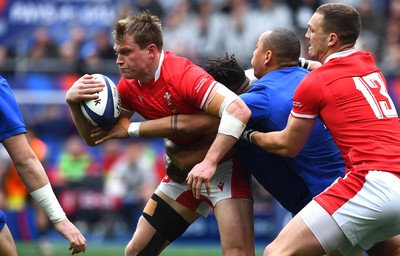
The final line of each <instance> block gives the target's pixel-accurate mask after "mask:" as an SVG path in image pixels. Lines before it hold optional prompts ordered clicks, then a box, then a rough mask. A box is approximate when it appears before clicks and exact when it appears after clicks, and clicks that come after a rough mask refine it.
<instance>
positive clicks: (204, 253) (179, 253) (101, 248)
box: [16, 243, 262, 256]
mask: <svg viewBox="0 0 400 256" xmlns="http://www.w3.org/2000/svg"><path fill="white" fill-rule="evenodd" d="M16 244H17V249H18V255H19V256H39V255H40V256H67V255H70V253H69V251H68V248H67V245H66V244H65V245H64V244H59V243H57V244H53V245H52V249H53V252H52V253H51V254H44V253H43V252H41V251H40V250H39V246H38V244H36V243H16ZM124 248H125V245H123V244H102V245H99V244H96V245H90V244H88V249H87V251H86V253H84V254H77V255H82V256H119V255H121V256H123V255H124ZM161 255H162V256H221V255H222V253H221V249H220V248H219V247H217V246H209V245H206V246H204V245H192V246H186V245H173V246H170V247H169V248H167V249H166V250H164V252H163V253H162V254H161ZM257 255H262V252H261V250H258V251H257Z"/></svg>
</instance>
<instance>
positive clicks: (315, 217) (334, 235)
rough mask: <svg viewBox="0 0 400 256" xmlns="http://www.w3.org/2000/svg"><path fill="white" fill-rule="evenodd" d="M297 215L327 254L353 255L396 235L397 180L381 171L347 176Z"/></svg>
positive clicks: (399, 230)
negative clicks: (335, 251)
mask: <svg viewBox="0 0 400 256" xmlns="http://www.w3.org/2000/svg"><path fill="white" fill-rule="evenodd" d="M299 216H300V217H301V218H302V220H303V221H304V222H305V223H306V225H307V226H308V227H309V228H310V230H311V231H312V232H313V234H314V235H315V236H316V238H317V239H318V241H319V242H320V244H321V245H322V247H323V248H324V249H325V251H326V252H327V253H329V252H332V251H334V250H336V249H338V250H339V251H340V252H341V253H342V254H343V255H356V254H357V253H358V252H362V251H366V250H368V249H370V248H371V247H372V246H373V245H374V244H376V243H377V242H381V241H384V240H387V239H388V238H390V237H393V236H395V235H397V234H400V179H399V177H397V176H396V175H394V174H391V173H389V172H383V171H366V172H361V173H360V172H357V173H349V174H347V175H346V177H344V178H343V179H342V178H339V179H338V180H337V181H335V183H334V184H332V186H330V187H329V188H327V189H326V190H325V191H324V192H322V193H321V194H320V195H318V196H316V197H315V198H314V200H313V201H311V202H310V203H309V204H308V205H306V206H305V207H304V209H303V210H301V211H300V212H299Z"/></svg>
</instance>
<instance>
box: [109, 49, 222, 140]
mask: <svg viewBox="0 0 400 256" xmlns="http://www.w3.org/2000/svg"><path fill="white" fill-rule="evenodd" d="M215 85H216V81H215V80H214V78H213V77H212V76H211V75H209V74H208V73H207V72H206V71H204V70H203V69H202V68H200V67H199V66H197V65H195V64H193V63H191V62H190V61H189V60H188V59H185V58H182V57H177V56H175V55H174V54H173V53H172V52H169V51H163V52H162V54H161V58H160V64H159V66H158V69H157V71H156V74H155V77H154V78H153V79H152V80H151V81H150V82H147V83H139V82H138V81H137V80H135V79H130V80H127V79H125V78H123V77H122V78H121V80H120V81H119V83H118V87H117V88H118V91H119V93H120V95H121V101H122V108H123V109H125V110H128V111H132V112H137V113H139V114H140V115H141V116H142V117H144V118H146V119H157V118H161V117H165V116H171V115H176V114H194V113H198V112H201V111H204V110H205V108H206V103H207V102H208V101H209V97H210V93H211V91H212V89H213V87H214V86H215ZM197 138H198V137H196V138H185V139H177V138H171V140H173V141H174V142H176V143H180V144H181V143H188V142H193V141H195V140H197Z"/></svg>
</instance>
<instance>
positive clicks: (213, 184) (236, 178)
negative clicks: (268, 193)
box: [157, 158, 253, 217]
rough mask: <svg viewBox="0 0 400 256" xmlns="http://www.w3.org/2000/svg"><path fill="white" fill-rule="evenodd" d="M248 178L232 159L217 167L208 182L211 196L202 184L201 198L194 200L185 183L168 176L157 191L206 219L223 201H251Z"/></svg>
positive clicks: (244, 171)
mask: <svg viewBox="0 0 400 256" xmlns="http://www.w3.org/2000/svg"><path fill="white" fill-rule="evenodd" d="M250 177H251V176H250V174H249V173H248V172H247V171H246V170H245V169H244V168H243V166H242V165H241V164H240V163H239V161H237V160H236V159H235V158H234V159H233V160H228V161H226V162H224V163H222V164H219V165H218V167H217V171H216V172H215V175H214V176H213V177H212V179H211V181H210V190H211V194H210V195H209V196H208V195H207V190H206V188H205V185H204V184H203V187H202V189H201V198H200V199H196V198H194V197H193V194H192V191H191V190H190V189H189V186H188V184H187V183H186V182H182V183H176V182H174V181H172V180H171V178H169V177H168V176H165V177H164V179H163V180H162V181H161V183H160V185H159V186H158V188H157V190H160V191H161V192H163V193H164V194H166V195H167V196H168V197H170V198H171V199H173V200H175V201H177V202H178V203H180V204H182V205H183V206H185V207H186V208H189V209H190V210H192V211H195V212H197V213H198V214H200V215H203V216H204V217H207V215H208V214H209V212H210V210H211V209H213V208H214V207H215V205H216V204H217V203H218V202H219V201H221V200H223V199H228V198H244V199H249V200H253V198H252V192H251V185H250V180H251V179H250Z"/></svg>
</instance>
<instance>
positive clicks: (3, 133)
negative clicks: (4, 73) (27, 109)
mask: <svg viewBox="0 0 400 256" xmlns="http://www.w3.org/2000/svg"><path fill="white" fill-rule="evenodd" d="M25 132H26V128H25V122H24V120H23V119H22V115H21V112H20V111H19V108H18V104H17V101H16V99H15V96H14V94H13V92H12V91H11V88H10V86H9V84H8V82H7V81H6V80H5V79H4V78H3V77H1V76H0V141H3V140H5V139H7V138H9V137H12V136H15V135H18V134H21V133H25Z"/></svg>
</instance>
